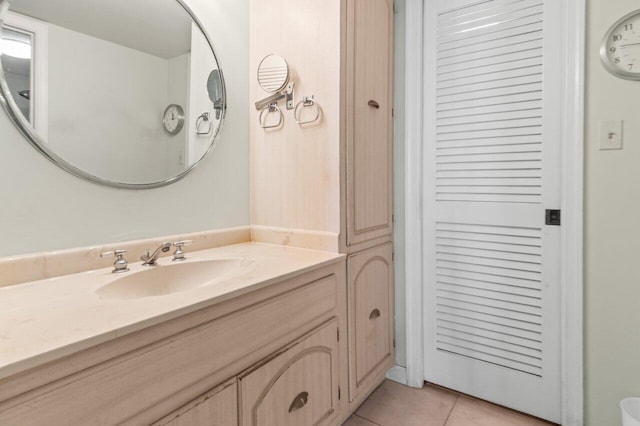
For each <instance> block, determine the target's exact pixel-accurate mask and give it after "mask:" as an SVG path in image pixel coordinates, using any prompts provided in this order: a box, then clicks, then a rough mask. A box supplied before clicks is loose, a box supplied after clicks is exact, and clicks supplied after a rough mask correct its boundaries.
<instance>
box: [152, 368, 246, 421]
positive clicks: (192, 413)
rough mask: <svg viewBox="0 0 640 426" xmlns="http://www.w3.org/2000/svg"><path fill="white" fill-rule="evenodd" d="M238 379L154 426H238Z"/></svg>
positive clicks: (219, 387)
mask: <svg viewBox="0 0 640 426" xmlns="http://www.w3.org/2000/svg"><path fill="white" fill-rule="evenodd" d="M237 425H238V385H237V382H236V379H235V378H234V379H233V380H231V381H229V382H227V383H225V384H223V385H222V386H218V387H216V388H215V389H212V390H211V391H209V392H207V393H206V394H204V395H202V396H201V397H199V398H197V399H196V400H194V401H192V402H190V403H189V404H187V405H185V406H184V407H182V408H180V409H179V410H176V411H175V412H173V413H171V414H169V415H168V416H166V417H165V418H163V419H161V420H158V421H157V422H155V423H154V424H153V425H152V426H237Z"/></svg>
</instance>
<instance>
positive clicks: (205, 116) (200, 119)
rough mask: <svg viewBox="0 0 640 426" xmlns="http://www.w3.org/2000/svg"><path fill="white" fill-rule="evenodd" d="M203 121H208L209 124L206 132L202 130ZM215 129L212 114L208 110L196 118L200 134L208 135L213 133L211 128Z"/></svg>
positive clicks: (197, 129) (198, 133)
mask: <svg viewBox="0 0 640 426" xmlns="http://www.w3.org/2000/svg"><path fill="white" fill-rule="evenodd" d="M202 123H208V124H209V126H208V128H207V131H206V132H203V131H202V130H200V126H201V125H202ZM212 129H213V125H212V123H211V115H210V114H209V113H208V112H204V113H202V114H201V115H200V117H198V118H197V119H196V134H197V135H199V136H207V135H210V134H211V130H212Z"/></svg>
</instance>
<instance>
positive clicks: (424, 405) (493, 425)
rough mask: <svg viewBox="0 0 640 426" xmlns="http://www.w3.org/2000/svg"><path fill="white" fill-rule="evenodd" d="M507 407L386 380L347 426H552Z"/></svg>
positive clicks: (437, 388)
mask: <svg viewBox="0 0 640 426" xmlns="http://www.w3.org/2000/svg"><path fill="white" fill-rule="evenodd" d="M549 425H550V423H547V422H544V421H542V420H539V419H535V418H533V417H529V416H527V415H525V414H521V413H518V412H515V411H512V410H509V409H507V408H503V407H500V406H497V405H493V404H490V403H488V402H484V401H480V400H477V399H473V398H471V397H468V396H465V395H460V394H458V393H455V392H452V391H449V390H446V389H442V388H439V387H437V386H432V385H427V386H425V387H424V388H422V389H412V388H409V387H406V386H403V385H400V384H398V383H395V382H392V381H389V380H387V381H385V382H384V383H383V384H382V385H381V386H380V387H379V388H378V389H377V390H376V391H375V392H374V393H373V394H371V396H370V397H369V398H368V399H367V400H366V401H365V402H364V403H363V404H362V405H361V406H360V408H358V411H356V414H354V415H353V416H351V418H349V420H347V422H346V423H344V425H343V426H549Z"/></svg>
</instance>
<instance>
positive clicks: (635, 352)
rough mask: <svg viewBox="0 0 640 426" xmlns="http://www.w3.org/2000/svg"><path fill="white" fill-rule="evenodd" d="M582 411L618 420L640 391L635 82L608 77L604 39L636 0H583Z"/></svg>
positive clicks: (639, 101) (598, 419)
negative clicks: (617, 141) (627, 400)
mask: <svg viewBox="0 0 640 426" xmlns="http://www.w3.org/2000/svg"><path fill="white" fill-rule="evenodd" d="M587 5H588V10H587V15H588V18H587V69H586V71H587V88H586V89H587V93H586V94H587V101H586V107H587V110H586V131H587V138H586V144H585V153H586V171H585V184H586V194H585V196H586V205H585V221H586V222H585V277H586V278H585V316H586V323H585V327H586V336H585V338H586V347H585V361H586V366H585V369H586V371H585V383H586V394H585V397H586V398H585V409H586V424H587V425H588V426H617V425H620V424H621V423H620V422H621V420H620V414H619V408H618V402H619V401H620V399H622V398H624V397H628V396H640V82H633V81H626V80H621V79H618V78H615V77H613V76H611V75H609V74H608V73H607V72H606V71H605V70H604V68H603V67H602V65H601V64H600V59H599V56H598V49H599V46H600V41H601V38H602V37H603V35H604V33H605V32H606V30H607V28H608V27H609V26H610V25H611V24H613V22H615V21H616V20H617V19H618V18H619V17H620V16H622V15H624V14H626V13H628V12H630V11H632V10H634V9H637V8H638V7H640V4H639V3H638V0H613V1H603V0H588V1H587ZM602 120H624V150H622V151H599V150H598V124H599V121H602Z"/></svg>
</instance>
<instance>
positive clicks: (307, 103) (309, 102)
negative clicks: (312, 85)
mask: <svg viewBox="0 0 640 426" xmlns="http://www.w3.org/2000/svg"><path fill="white" fill-rule="evenodd" d="M310 107H315V108H316V115H315V116H314V117H313V118H312V119H311V120H307V121H300V114H301V113H302V110H303V109H304V108H310ZM293 116H294V118H295V119H296V123H298V124H299V125H300V126H302V125H303V124H309V123H315V122H316V121H318V120H319V119H320V105H318V103H317V102H316V100H315V97H314V96H305V97H304V98H302V100H301V101H300V102H298V103H297V104H296V107H295V109H294V110H293Z"/></svg>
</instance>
